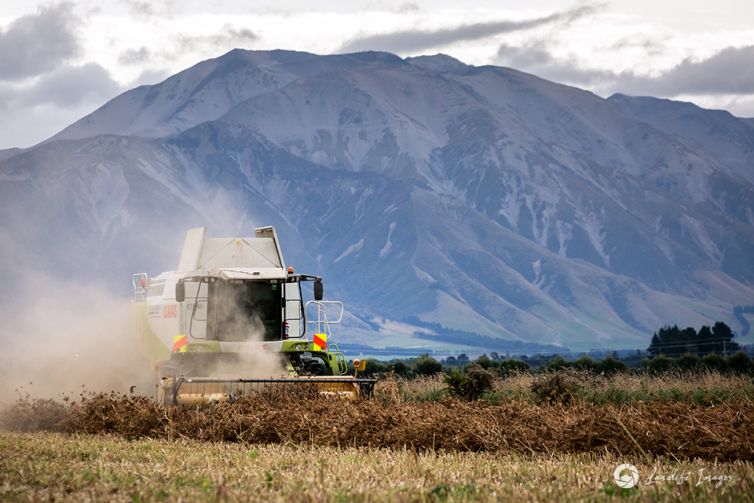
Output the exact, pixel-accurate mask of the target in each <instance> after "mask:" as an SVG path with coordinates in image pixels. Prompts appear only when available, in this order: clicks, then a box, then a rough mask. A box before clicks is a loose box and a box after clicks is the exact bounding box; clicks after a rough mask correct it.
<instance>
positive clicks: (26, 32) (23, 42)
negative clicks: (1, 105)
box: [0, 3, 81, 80]
mask: <svg viewBox="0 0 754 503" xmlns="http://www.w3.org/2000/svg"><path fill="white" fill-rule="evenodd" d="M77 26H78V22H77V20H76V18H75V17H74V16H73V12H72V6H71V5H70V4H68V3H61V4H57V5H52V6H45V7H40V8H39V9H38V10H37V13H36V14H30V15H27V16H23V17H20V18H18V19H16V20H15V21H13V22H11V24H10V25H9V26H8V27H7V28H5V29H4V30H2V31H0V80H19V79H24V78H28V77H33V76H36V75H39V74H41V73H44V72H48V71H50V70H53V69H55V68H57V67H59V66H60V65H61V64H62V63H63V62H65V61H66V60H68V59H70V58H72V57H74V56H76V55H78V54H79V52H80V50H81V47H80V45H79V41H78V39H77V36H76V29H77Z"/></svg>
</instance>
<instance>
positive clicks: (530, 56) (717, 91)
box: [496, 40, 754, 97]
mask: <svg viewBox="0 0 754 503" xmlns="http://www.w3.org/2000/svg"><path fill="white" fill-rule="evenodd" d="M496 62H497V63H499V64H505V65H508V66H511V67H514V68H517V69H520V70H524V71H527V72H531V73H534V74H536V75H539V76H541V77H544V78H547V79H550V80H554V81H557V82H565V83H569V84H577V85H585V86H589V87H592V88H597V89H600V90H602V91H605V92H623V93H626V94H634V95H637V94H643V95H651V96H669V97H672V96H677V95H680V94H691V95H722V94H725V95H750V94H754V46H747V47H729V48H726V49H723V50H722V51H720V52H718V53H716V54H714V55H712V56H710V57H709V58H706V59H702V60H700V61H693V60H691V59H689V58H687V59H685V60H683V61H682V62H681V63H679V64H678V65H676V66H675V67H672V68H670V69H668V70H666V71H664V72H662V73H660V74H658V75H655V76H646V75H640V74H637V73H636V72H634V71H626V72H613V71H611V70H609V69H594V68H584V67H583V66H581V65H580V64H579V62H578V61H576V60H575V59H574V58H572V57H569V58H565V59H562V58H561V59H558V58H556V57H554V56H553V55H552V54H551V53H550V51H549V49H548V43H547V42H546V41H544V40H536V41H532V42H530V43H528V44H526V45H523V46H519V47H513V46H509V45H506V44H503V45H501V46H500V48H499V49H498V53H497V59H496Z"/></svg>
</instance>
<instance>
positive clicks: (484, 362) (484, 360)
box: [474, 355, 497, 369]
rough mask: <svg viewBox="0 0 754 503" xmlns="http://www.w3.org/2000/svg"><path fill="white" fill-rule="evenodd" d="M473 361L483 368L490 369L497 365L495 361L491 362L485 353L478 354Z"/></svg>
mask: <svg viewBox="0 0 754 503" xmlns="http://www.w3.org/2000/svg"><path fill="white" fill-rule="evenodd" d="M474 363H476V364H477V365H479V366H480V367H482V368H484V369H491V368H495V367H496V366H497V365H496V364H495V362H493V361H492V359H490V357H489V356H487V355H482V356H480V357H479V358H477V359H476V361H475V362H474Z"/></svg>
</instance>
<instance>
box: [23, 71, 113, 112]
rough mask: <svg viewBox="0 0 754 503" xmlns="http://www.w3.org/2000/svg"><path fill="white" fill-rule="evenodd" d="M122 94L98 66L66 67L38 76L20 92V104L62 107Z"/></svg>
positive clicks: (101, 100) (102, 99)
mask: <svg viewBox="0 0 754 503" xmlns="http://www.w3.org/2000/svg"><path fill="white" fill-rule="evenodd" d="M120 91H121V88H120V86H119V85H118V83H117V82H115V81H114V80H113V79H112V78H111V77H110V74H109V73H108V72H107V70H105V69H104V68H102V67H101V66H100V65H98V64H97V63H86V64H84V65H81V66H65V67H62V68H59V69H57V70H55V71H54V72H51V73H49V74H47V75H44V76H43V77H41V78H40V79H39V80H38V81H37V82H35V83H34V84H32V85H31V86H28V87H24V88H23V89H22V90H21V91H20V93H19V98H18V100H19V104H21V105H25V106H34V105H38V104H42V103H50V104H53V105H57V106H59V107H63V108H72V107H77V106H79V105H81V104H83V103H101V102H103V101H105V100H108V99H110V98H112V97H114V96H115V95H116V94H117V93H118V92H120Z"/></svg>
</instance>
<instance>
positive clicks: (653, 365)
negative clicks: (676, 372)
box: [644, 355, 674, 374]
mask: <svg viewBox="0 0 754 503" xmlns="http://www.w3.org/2000/svg"><path fill="white" fill-rule="evenodd" d="M644 367H645V368H646V369H647V370H649V371H650V372H653V373H655V374H659V373H662V372H668V371H669V370H671V369H672V368H673V367H674V362H673V360H672V358H668V357H667V356H665V355H657V356H655V357H654V358H652V359H651V360H650V359H647V360H644Z"/></svg>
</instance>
